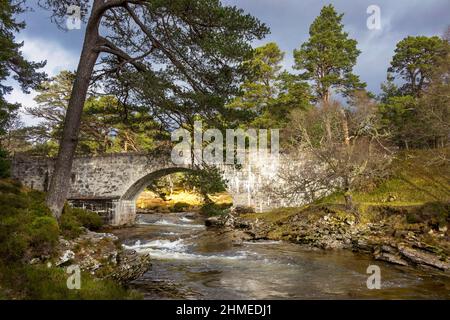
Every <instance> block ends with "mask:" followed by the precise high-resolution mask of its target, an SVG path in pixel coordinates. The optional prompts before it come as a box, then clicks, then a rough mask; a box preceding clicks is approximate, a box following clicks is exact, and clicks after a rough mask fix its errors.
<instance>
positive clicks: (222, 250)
mask: <svg viewBox="0 0 450 320" xmlns="http://www.w3.org/2000/svg"><path fill="white" fill-rule="evenodd" d="M138 221H139V222H138V225H137V226H135V227H131V228H124V229H119V230H116V231H114V233H115V234H116V235H117V236H118V237H119V239H120V241H121V242H122V244H123V245H124V246H125V247H127V248H131V249H134V250H136V251H138V252H145V253H149V254H150V256H151V260H152V267H151V269H150V270H149V271H148V272H147V273H145V274H144V275H143V276H142V277H140V278H139V279H137V280H135V281H133V282H132V284H131V285H132V286H133V287H134V288H136V289H138V290H140V291H142V292H143V293H144V297H145V298H146V299H179V298H186V299H358V298H362V299H413V298H414V299H431V298H434V299H450V277H446V276H442V275H438V274H433V273H432V272H424V271H419V270H415V269H413V268H409V267H398V266H394V265H392V264H387V263H383V262H381V261H375V260H373V259H371V258H370V257H368V256H366V255H361V254H355V253H352V252H350V251H347V250H335V251H323V250H319V249H307V248H304V247H302V246H299V245H295V244H291V243H285V242H276V241H261V242H244V243H243V244H242V245H239V246H236V245H234V246H233V244H232V242H231V241H230V239H227V237H226V236H225V235H223V234H220V233H218V232H217V231H214V230H207V229H206V228H205V227H204V219H203V218H202V217H200V216H198V215H196V214H193V213H172V214H146V215H139V216H138ZM369 265H377V266H379V267H380V270H381V289H378V290H377V289H372V290H370V289H368V288H367V284H366V282H367V278H368V277H369V276H370V274H367V273H366V271H367V267H368V266H369Z"/></svg>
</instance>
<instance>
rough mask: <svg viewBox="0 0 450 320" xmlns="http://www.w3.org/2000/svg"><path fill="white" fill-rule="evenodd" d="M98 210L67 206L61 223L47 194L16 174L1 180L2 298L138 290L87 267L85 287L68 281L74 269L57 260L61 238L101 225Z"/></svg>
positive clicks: (115, 295) (98, 295) (128, 294)
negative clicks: (54, 261) (98, 275)
mask: <svg viewBox="0 0 450 320" xmlns="http://www.w3.org/2000/svg"><path fill="white" fill-rule="evenodd" d="M101 224H102V222H101V219H100V217H98V216H97V215H95V214H93V213H90V212H87V211H83V210H79V209H71V208H65V210H64V213H63V215H62V217H61V220H60V223H59V224H58V222H57V221H56V219H54V218H53V217H52V215H51V213H50V210H49V209H48V208H47V207H46V205H45V194H43V193H41V192H37V191H33V190H29V189H26V188H24V187H22V186H21V185H20V184H18V183H17V182H15V181H13V180H6V179H2V180H0V298H1V299H133V298H138V297H139V296H138V295H137V294H136V293H134V292H132V291H128V290H126V289H124V288H122V287H121V286H120V285H119V284H116V283H115V282H113V281H109V280H98V279H95V278H94V277H92V276H91V275H89V274H88V273H82V275H81V288H80V289H79V290H70V289H68V287H67V279H68V277H69V274H66V272H65V270H64V269H63V268H62V267H61V268H59V267H54V264H47V263H45V264H44V263H39V262H37V263H33V264H31V262H33V261H41V260H43V259H42V257H45V260H47V261H52V259H55V258H56V254H57V253H56V246H57V245H58V242H59V241H60V239H61V238H65V239H73V238H75V237H77V236H79V235H80V234H82V233H83V232H84V230H85V228H89V229H92V230H98V229H99V228H101Z"/></svg>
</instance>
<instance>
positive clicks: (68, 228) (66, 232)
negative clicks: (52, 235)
mask: <svg viewBox="0 0 450 320" xmlns="http://www.w3.org/2000/svg"><path fill="white" fill-rule="evenodd" d="M59 226H60V228H61V232H62V234H63V236H64V237H65V238H69V239H74V238H76V237H78V236H79V235H80V234H81V233H82V232H83V229H82V228H81V227H82V225H81V223H80V222H79V221H78V220H77V218H76V217H75V216H73V215H71V214H67V213H66V212H64V213H63V214H62V215H61V218H60V219H59Z"/></svg>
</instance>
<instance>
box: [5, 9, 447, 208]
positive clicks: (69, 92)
mask: <svg viewBox="0 0 450 320" xmlns="http://www.w3.org/2000/svg"><path fill="white" fill-rule="evenodd" d="M40 3H41V5H42V6H43V7H45V8H47V9H48V10H50V12H52V14H53V20H54V21H55V22H56V23H59V24H61V23H62V22H61V21H62V19H63V13H62V8H63V6H64V5H65V4H66V1H51V0H47V1H41V2H40ZM83 3H84V2H83ZM2 6H3V8H2V10H1V12H2V14H1V15H0V25H1V28H0V32H1V33H2V34H1V37H0V39H1V41H2V43H1V44H2V45H1V46H0V147H1V149H0V176H5V175H7V167H8V164H7V158H8V157H9V156H10V155H12V154H14V153H16V152H28V153H30V154H34V155H43V156H44V155H45V156H55V157H57V158H58V164H57V168H56V172H55V175H54V176H53V180H52V184H51V187H50V191H49V200H48V204H49V206H50V207H51V208H52V211H53V212H54V213H55V214H56V215H58V214H59V213H60V211H61V208H62V205H63V203H64V200H65V193H64V191H63V189H64V188H63V187H62V186H64V185H66V183H65V182H66V181H67V179H68V176H69V172H70V167H71V163H72V159H73V157H74V155H75V154H102V153H113V152H151V151H154V150H155V149H158V148H161V147H168V146H169V147H170V132H171V130H173V129H174V128H176V127H180V126H181V127H185V128H188V129H190V128H192V126H193V123H194V121H195V120H203V121H204V122H205V127H206V126H211V127H216V128H219V129H225V128H237V127H241V128H280V129H281V130H282V141H281V143H282V146H283V148H284V149H285V150H291V151H292V150H294V151H293V152H298V151H302V152H303V151H308V152H309V153H310V154H311V155H312V157H314V159H315V161H314V162H315V163H320V164H321V165H322V166H323V168H325V171H324V172H325V176H323V177H318V176H316V177H315V178H316V179H320V181H322V182H323V181H325V180H327V181H334V182H335V181H339V186H338V188H339V189H340V190H342V191H344V192H345V194H346V200H347V205H348V206H350V207H351V206H352V203H351V192H352V190H354V189H355V188H357V187H358V186H359V185H360V184H361V183H362V182H363V181H367V179H382V178H383V175H384V173H385V167H386V165H387V164H389V159H391V158H392V157H393V156H394V155H395V153H396V152H398V151H399V150H409V149H415V148H445V147H447V146H448V140H449V137H450V127H449V124H450V121H449V113H450V88H449V86H450V83H449V74H450V69H449V68H450V44H449V41H450V29H449V30H447V31H445V30H443V35H442V36H440V37H439V36H433V37H426V36H408V37H406V38H405V39H403V40H401V41H400V42H398V43H397V45H396V48H395V52H394V54H393V57H392V59H391V62H390V67H389V68H388V70H386V72H387V75H386V81H385V82H384V83H383V84H381V89H382V93H381V94H380V95H374V94H373V93H371V92H368V91H367V90H366V89H365V88H366V84H365V83H364V82H363V79H360V77H359V76H358V75H356V74H355V73H354V71H353V68H354V66H355V65H356V62H357V58H358V56H359V54H360V53H361V52H360V51H359V50H358V48H357V47H358V44H357V41H356V40H354V39H351V38H350V37H349V34H348V33H347V32H346V31H345V26H344V25H343V22H342V18H343V14H341V13H338V12H336V10H335V8H334V7H333V6H332V5H328V6H325V7H323V8H322V10H321V12H320V14H319V15H318V16H317V17H316V19H315V20H314V22H313V23H312V24H311V26H310V29H309V38H308V40H307V41H306V42H304V43H302V44H299V45H298V49H296V50H294V52H293V55H294V59H295V64H294V65H293V66H292V69H293V70H294V71H292V72H289V71H287V70H285V69H284V68H283V60H284V59H285V53H284V52H283V51H282V50H281V49H280V48H279V46H278V45H277V44H276V43H274V42H270V43H267V44H265V45H262V46H260V47H257V48H252V47H251V43H252V41H253V40H256V39H263V38H264V36H265V35H266V34H267V33H268V28H267V27H266V26H265V25H264V24H263V23H261V22H260V21H259V20H257V19H256V18H254V17H252V16H250V15H246V14H244V13H243V12H242V10H240V9H237V8H235V7H228V6H223V5H222V4H220V2H218V1H214V0H204V1H194V2H192V1H182V0H177V1H171V2H170V3H165V2H157V1H155V2H150V3H147V4H145V1H125V0H123V1H121V0H117V1H109V2H107V3H106V4H105V3H104V2H103V1H94V3H93V7H92V9H91V10H90V12H89V14H88V11H87V4H84V6H85V8H84V9H86V10H83V12H85V13H86V15H85V21H86V23H87V29H86V35H85V42H84V47H83V51H82V54H81V58H80V64H79V67H78V70H77V71H76V72H74V71H72V70H66V71H62V72H61V73H60V74H58V75H56V76H55V77H53V78H47V77H46V75H45V74H44V73H42V72H40V71H39V70H40V68H41V67H42V66H43V65H44V63H43V62H29V61H26V60H25V59H24V58H23V56H22V54H21V51H20V48H21V46H22V44H20V43H17V42H16V40H15V38H16V35H17V32H19V31H20V30H21V29H22V28H24V27H25V25H24V24H23V23H21V22H17V21H16V20H15V17H16V15H17V14H18V13H20V12H21V11H22V10H23V2H22V1H8V2H4V1H3V2H2ZM187 12H188V13H189V14H188V15H187V14H186V13H187ZM100 24H101V25H102V28H106V29H107V30H108V32H107V34H108V35H107V36H101V35H100V34H99V25H100ZM155 64H158V65H164V66H165V68H159V69H156V68H155V66H154V65H155ZM94 65H96V67H95V68H94ZM10 77H13V78H14V79H15V80H17V81H18V82H19V83H20V84H21V86H22V89H23V90H24V91H25V92H27V91H28V90H30V89H34V90H36V91H37V93H38V95H37V97H36V99H35V100H36V103H37V107H34V108H31V107H28V106H23V107H24V108H25V110H26V112H27V113H28V114H30V115H32V116H34V117H36V118H38V119H40V122H39V124H38V125H36V126H31V127H30V126H25V125H24V124H22V123H20V121H19V119H18V110H19V108H20V106H19V105H18V104H10V103H8V102H6V100H5V98H4V97H5V95H6V94H8V93H9V92H10V91H11V90H12V89H11V87H9V86H7V85H5V84H4V83H5V81H6V79H7V78H10ZM442 161H448V159H447V158H446V157H445V156H443V158H442ZM295 179H296V178H295Z"/></svg>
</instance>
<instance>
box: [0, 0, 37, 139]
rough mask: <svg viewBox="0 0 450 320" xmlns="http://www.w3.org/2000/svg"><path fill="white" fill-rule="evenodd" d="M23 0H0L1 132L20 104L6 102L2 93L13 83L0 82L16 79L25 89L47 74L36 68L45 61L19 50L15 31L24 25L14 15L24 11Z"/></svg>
mask: <svg viewBox="0 0 450 320" xmlns="http://www.w3.org/2000/svg"><path fill="white" fill-rule="evenodd" d="M23 5H24V1H21V0H12V1H1V2H0V135H3V134H4V133H5V131H6V130H7V129H8V127H9V126H10V125H11V123H12V122H13V121H14V119H15V118H16V117H17V111H18V109H19V107H20V104H15V103H9V102H7V101H6V100H5V98H4V96H5V95H6V94H8V93H9V92H11V90H12V87H11V86H9V85H5V84H4V83H2V82H3V81H5V80H6V79H7V78H8V77H11V78H13V79H14V80H16V81H17V82H18V83H19V84H20V86H21V87H22V90H23V91H24V92H26V93H27V92H28V91H29V89H31V88H34V87H36V86H37V85H38V84H39V82H40V81H42V80H43V79H44V78H45V77H46V75H45V73H43V72H37V71H36V69H39V68H41V67H43V66H44V65H45V62H39V63H35V62H30V61H27V60H25V58H24V57H23V55H22V52H21V51H20V49H21V47H22V46H23V43H17V42H16V41H15V33H16V32H18V31H19V30H21V29H23V28H24V27H25V23H24V22H18V21H16V19H15V18H16V17H15V16H16V15H17V14H20V13H22V12H23V11H24V8H23Z"/></svg>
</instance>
